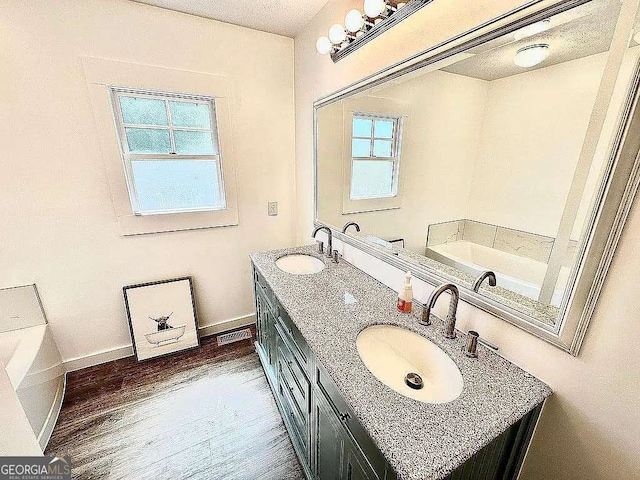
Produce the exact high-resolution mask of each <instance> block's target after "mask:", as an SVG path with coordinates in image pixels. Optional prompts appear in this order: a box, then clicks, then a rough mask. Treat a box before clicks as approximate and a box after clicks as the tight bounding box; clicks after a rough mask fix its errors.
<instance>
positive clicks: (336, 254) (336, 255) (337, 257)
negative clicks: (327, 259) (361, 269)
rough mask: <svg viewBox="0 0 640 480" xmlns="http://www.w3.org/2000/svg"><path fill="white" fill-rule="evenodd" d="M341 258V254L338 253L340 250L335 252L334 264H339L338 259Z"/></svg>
mask: <svg viewBox="0 0 640 480" xmlns="http://www.w3.org/2000/svg"><path fill="white" fill-rule="evenodd" d="M339 258H340V254H339V253H338V250H334V251H333V262H334V263H338V259H339Z"/></svg>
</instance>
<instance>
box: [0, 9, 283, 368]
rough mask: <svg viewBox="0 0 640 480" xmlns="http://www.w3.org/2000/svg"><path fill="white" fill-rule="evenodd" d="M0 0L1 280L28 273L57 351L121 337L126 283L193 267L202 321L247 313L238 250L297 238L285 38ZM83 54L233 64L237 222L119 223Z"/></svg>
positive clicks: (125, 12) (120, 12) (210, 66)
mask: <svg viewBox="0 0 640 480" xmlns="http://www.w3.org/2000/svg"><path fill="white" fill-rule="evenodd" d="M0 10H1V12H0V45H1V47H0V52H1V53H0V56H1V57H2V60H1V61H0V77H1V78H2V83H1V86H0V104H1V105H2V109H0V112H1V115H2V117H1V121H0V138H2V146H3V151H2V160H1V161H0V218H2V222H1V223H0V234H1V237H2V249H0V286H1V287H7V286H12V285H19V284H26V283H33V282H35V283H37V285H38V290H39V292H40V295H41V297H42V301H43V304H44V308H45V311H46V313H47V316H48V319H49V322H50V324H51V327H52V329H53V332H54V334H55V338H56V340H57V341H58V343H59V345H60V350H61V353H62V356H63V358H64V359H67V360H68V359H72V358H75V357H82V356H85V355H91V354H95V353H97V352H100V351H103V350H110V349H114V348H117V347H123V346H125V347H126V346H127V345H129V344H130V338H129V329H128V324H127V320H126V315H125V311H124V305H123V300H122V291H121V289H122V287H123V286H125V285H129V284H134V283H139V282H145V281H152V280H158V279H164V278H172V277H176V276H181V275H192V276H193V277H194V284H195V294H196V298H197V307H198V314H199V320H200V324H201V325H212V324H217V323H220V322H225V321H227V320H230V319H233V318H236V317H245V316H250V315H251V314H252V312H253V306H252V304H253V299H252V290H251V288H252V287H251V278H250V262H249V258H248V254H249V253H250V252H252V251H259V250H266V249H272V248H278V247H284V246H287V245H290V244H291V243H292V241H293V238H294V237H293V224H294V186H293V181H294V106H293V102H294V98H293V41H292V40H291V39H289V38H285V37H280V36H277V35H270V34H266V33H262V32H258V31H254V30H249V29H245V28H241V27H235V26H232V25H228V24H224V23H219V22H214V21H210V20H206V19H202V18H198V17H194V16H189V15H183V14H179V13H175V12H171V11H168V10H162V9H159V8H154V7H149V6H146V5H141V4H138V3H134V2H131V1H124V0H109V1H105V0H84V1H73V0H39V1H37V2H17V1H14V2H2V7H1V8H0ZM80 56H93V57H99V58H106V59H113V60H121V61H126V62H132V63H144V64H149V65H156V66H162V67H169V68H175V69H183V70H191V71H197V72H205V73H211V74H220V75H225V76H229V77H231V79H232V80H233V81H234V82H235V83H236V88H237V90H236V97H237V104H236V105H235V106H234V108H233V112H234V122H235V128H234V131H235V134H234V145H235V155H236V159H237V171H236V175H237V184H238V201H239V215H240V225H239V226H238V227H228V228H215V229H206V230H199V231H186V232H178V233H164V234H155V235H145V236H136V237H123V236H121V235H120V233H119V228H118V224H117V220H116V216H115V212H114V210H113V208H112V204H111V200H110V193H109V188H108V184H107V177H106V175H105V170H104V167H103V163H102V158H101V154H100V150H99V147H98V135H97V133H96V130H95V127H94V120H93V116H92V113H91V109H90V103H89V97H88V92H87V87H86V85H85V81H84V77H83V72H82V68H81V65H80V60H79V57H80ZM272 200H273V201H278V202H279V216H277V217H268V216H267V202H268V201H272ZM245 320H247V319H245ZM248 320H250V317H249V318H248ZM126 351H127V349H126V348H125V349H122V350H120V352H121V353H122V352H126Z"/></svg>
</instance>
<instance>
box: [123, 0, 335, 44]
mask: <svg viewBox="0 0 640 480" xmlns="http://www.w3.org/2000/svg"><path fill="white" fill-rule="evenodd" d="M134 1H136V2H138V3H146V4H147V5H154V6H156V7H162V8H167V9H169V10H175V11H178V12H183V13H190V14H192V15H197V16H199V17H205V18H211V19H213V20H220V21H222V22H227V23H233V24H234V25H240V26H243V27H248V28H254V29H256V30H262V31H263V32H269V33H276V34H278V35H284V36H286V37H295V36H296V34H298V33H299V32H300V31H301V30H302V29H303V28H304V26H305V25H306V24H307V23H309V22H310V21H311V19H312V18H313V17H314V16H315V14H316V13H318V12H319V11H320V9H321V8H322V7H324V5H325V4H326V3H327V1H328V0H302V1H301V0H232V1H231V0H226V1H222V0H134Z"/></svg>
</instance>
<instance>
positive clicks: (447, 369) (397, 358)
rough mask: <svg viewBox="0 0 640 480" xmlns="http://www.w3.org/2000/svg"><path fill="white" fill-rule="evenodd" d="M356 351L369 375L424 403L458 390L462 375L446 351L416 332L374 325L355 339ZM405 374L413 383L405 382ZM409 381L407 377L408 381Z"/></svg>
mask: <svg viewBox="0 0 640 480" xmlns="http://www.w3.org/2000/svg"><path fill="white" fill-rule="evenodd" d="M356 347H357V348H358V354H359V355H360V358H361V359H362V361H363V362H364V364H365V365H366V367H367V368H368V369H369V371H370V372H371V373H373V375H374V376H375V377H376V378H377V379H378V380H380V381H381V382H382V383H384V384H385V385H387V386H388V387H389V388H392V389H393V390H395V391H396V392H398V393H401V394H402V395H404V396H406V397H409V398H413V399H414V400H419V401H420V402H425V403H446V402H451V401H453V400H455V399H456V398H458V397H459V396H460V394H461V393H462V386H463V381H462V375H461V374H460V370H459V369H458V367H457V366H456V364H455V363H454V362H453V360H451V358H450V357H449V355H447V354H446V353H445V352H444V351H442V350H441V349H440V348H439V347H438V346H436V345H435V344H434V343H432V342H430V341H429V340H427V339H426V338H424V337H421V336H420V335H418V334H417V333H413V332H411V331H409V330H406V329H404V328H400V327H396V326H393V325H374V326H372V327H369V328H366V329H364V330H363V331H362V332H360V334H359V335H358V338H357V339H356ZM408 374H417V375H418V376H419V378H418V379H417V380H416V376H415V375H411V376H410V380H413V384H414V386H416V384H420V379H421V383H422V387H421V388H419V389H414V388H411V387H409V386H408V385H407V383H406V382H405V379H406V378H407V375H408ZM410 383H411V381H410Z"/></svg>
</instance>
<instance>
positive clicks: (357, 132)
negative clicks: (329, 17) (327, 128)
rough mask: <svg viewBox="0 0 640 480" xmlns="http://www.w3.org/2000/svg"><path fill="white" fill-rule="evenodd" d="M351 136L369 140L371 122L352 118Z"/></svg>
mask: <svg viewBox="0 0 640 480" xmlns="http://www.w3.org/2000/svg"><path fill="white" fill-rule="evenodd" d="M353 136H354V137H369V138H371V120H367V119H365V118H354V119H353Z"/></svg>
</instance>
